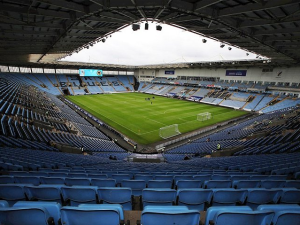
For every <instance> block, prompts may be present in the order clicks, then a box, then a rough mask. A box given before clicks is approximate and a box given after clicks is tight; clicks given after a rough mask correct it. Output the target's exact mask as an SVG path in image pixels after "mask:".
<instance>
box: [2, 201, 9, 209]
mask: <svg viewBox="0 0 300 225" xmlns="http://www.w3.org/2000/svg"><path fill="white" fill-rule="evenodd" d="M6 207H9V204H8V202H7V201H5V200H0V208H6Z"/></svg>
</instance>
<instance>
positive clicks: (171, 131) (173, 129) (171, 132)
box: [159, 124, 181, 139]
mask: <svg viewBox="0 0 300 225" xmlns="http://www.w3.org/2000/svg"><path fill="white" fill-rule="evenodd" d="M178 134H181V133H180V131H179V130H178V124H173V125H170V126H166V127H161V128H160V129H159V136H160V137H161V138H163V139H167V138H170V137H174V136H176V135H178Z"/></svg>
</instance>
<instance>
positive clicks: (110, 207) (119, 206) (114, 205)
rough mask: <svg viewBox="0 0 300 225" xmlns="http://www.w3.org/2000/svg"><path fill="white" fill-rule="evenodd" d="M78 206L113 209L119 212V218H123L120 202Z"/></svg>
mask: <svg viewBox="0 0 300 225" xmlns="http://www.w3.org/2000/svg"><path fill="white" fill-rule="evenodd" d="M78 207H84V208H88V207H91V208H99V209H115V210H117V211H118V212H119V215H120V220H124V212H123V207H122V205H120V204H80V205H79V206H78Z"/></svg>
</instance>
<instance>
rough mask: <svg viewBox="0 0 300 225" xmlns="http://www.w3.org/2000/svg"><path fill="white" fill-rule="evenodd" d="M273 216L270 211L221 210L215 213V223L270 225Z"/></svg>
mask: <svg viewBox="0 0 300 225" xmlns="http://www.w3.org/2000/svg"><path fill="white" fill-rule="evenodd" d="M273 217H274V212H272V211H244V212H241V211H239V210H236V211H235V212H234V211H230V212H226V211H221V212H218V213H216V215H215V218H214V221H215V223H214V224H215V225H228V224H230V225H241V224H243V225H253V224H255V225H270V224H271V222H272V219H273Z"/></svg>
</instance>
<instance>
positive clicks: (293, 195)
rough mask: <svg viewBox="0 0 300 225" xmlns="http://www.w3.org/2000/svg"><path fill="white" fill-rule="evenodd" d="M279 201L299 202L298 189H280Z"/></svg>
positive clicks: (299, 193)
mask: <svg viewBox="0 0 300 225" xmlns="http://www.w3.org/2000/svg"><path fill="white" fill-rule="evenodd" d="M280 203H283V204H300V190H298V189H285V188H283V189H282V193H281V198H280Z"/></svg>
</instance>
